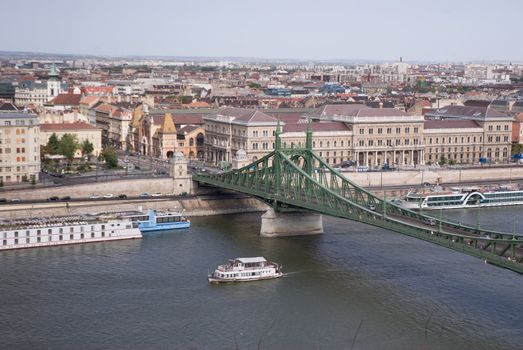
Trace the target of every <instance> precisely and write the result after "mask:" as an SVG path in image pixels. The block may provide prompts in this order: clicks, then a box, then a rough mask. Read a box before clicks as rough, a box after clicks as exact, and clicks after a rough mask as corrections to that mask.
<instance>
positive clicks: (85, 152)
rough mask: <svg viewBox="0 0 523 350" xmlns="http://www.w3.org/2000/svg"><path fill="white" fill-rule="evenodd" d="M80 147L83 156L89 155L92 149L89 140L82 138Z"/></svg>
mask: <svg viewBox="0 0 523 350" xmlns="http://www.w3.org/2000/svg"><path fill="white" fill-rule="evenodd" d="M80 148H81V149H82V155H84V156H90V155H91V153H93V151H94V146H93V144H92V143H91V142H89V140H87V139H86V140H84V142H82V144H81V145H80Z"/></svg>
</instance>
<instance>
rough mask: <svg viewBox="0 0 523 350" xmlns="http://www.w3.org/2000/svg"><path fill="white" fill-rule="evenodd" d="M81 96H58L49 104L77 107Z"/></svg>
mask: <svg viewBox="0 0 523 350" xmlns="http://www.w3.org/2000/svg"><path fill="white" fill-rule="evenodd" d="M81 99H82V95H78V94H58V96H56V97H55V98H53V99H52V100H51V101H50V103H51V104H53V105H55V106H78V105H79V104H80V100H81Z"/></svg>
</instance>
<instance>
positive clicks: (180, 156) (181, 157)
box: [173, 151, 185, 160]
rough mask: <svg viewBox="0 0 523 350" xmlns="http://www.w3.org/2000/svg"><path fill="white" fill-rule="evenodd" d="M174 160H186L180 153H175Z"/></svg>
mask: <svg viewBox="0 0 523 350" xmlns="http://www.w3.org/2000/svg"><path fill="white" fill-rule="evenodd" d="M173 159H174V160H185V156H184V155H183V153H182V152H180V151H176V152H174V154H173Z"/></svg>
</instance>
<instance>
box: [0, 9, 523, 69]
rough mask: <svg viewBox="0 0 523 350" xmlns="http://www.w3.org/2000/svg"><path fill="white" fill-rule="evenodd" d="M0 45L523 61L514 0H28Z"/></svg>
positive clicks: (1, 26) (14, 13)
mask: <svg viewBox="0 0 523 350" xmlns="http://www.w3.org/2000/svg"><path fill="white" fill-rule="evenodd" d="M1 13H2V16H1V20H0V33H1V34H0V38H1V39H0V51H27V52H45V53H65V54H92V55H111V56H127V55H140V56H149V55H150V56H204V57H255V58H267V59H277V58H288V59H305V60H331V59H348V60H350V59H357V60H397V59H398V58H399V57H400V56H402V57H404V60H405V61H407V62H408V61H440V62H441V61H443V62H456V61H483V60H484V61H514V62H523V44H522V41H521V34H522V33H523V27H522V26H521V18H522V17H521V16H522V14H523V1H520V0H496V1H493V0H470V1H469V0H418V1H415V0H360V1H354V0H315V1H312V0H301V1H297V0H263V1H253V0H185V1H179V0H104V1H100V0H90V1H77V0H46V1H42V0H25V1H6V3H5V4H2V6H1Z"/></svg>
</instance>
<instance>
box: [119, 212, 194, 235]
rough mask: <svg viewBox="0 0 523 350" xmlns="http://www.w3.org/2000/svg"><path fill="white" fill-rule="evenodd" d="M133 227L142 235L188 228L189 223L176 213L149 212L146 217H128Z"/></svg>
mask: <svg viewBox="0 0 523 350" xmlns="http://www.w3.org/2000/svg"><path fill="white" fill-rule="evenodd" d="M127 217H128V218H130V219H131V220H132V221H133V223H134V225H136V226H137V227H138V228H139V229H140V231H141V232H142V233H145V232H153V231H165V230H175V229H182V228H189V227H190V226H191V221H190V220H188V219H187V218H186V217H185V216H183V215H182V214H180V213H178V212H156V210H149V211H148V212H147V215H143V214H142V215H129V216H127Z"/></svg>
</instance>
